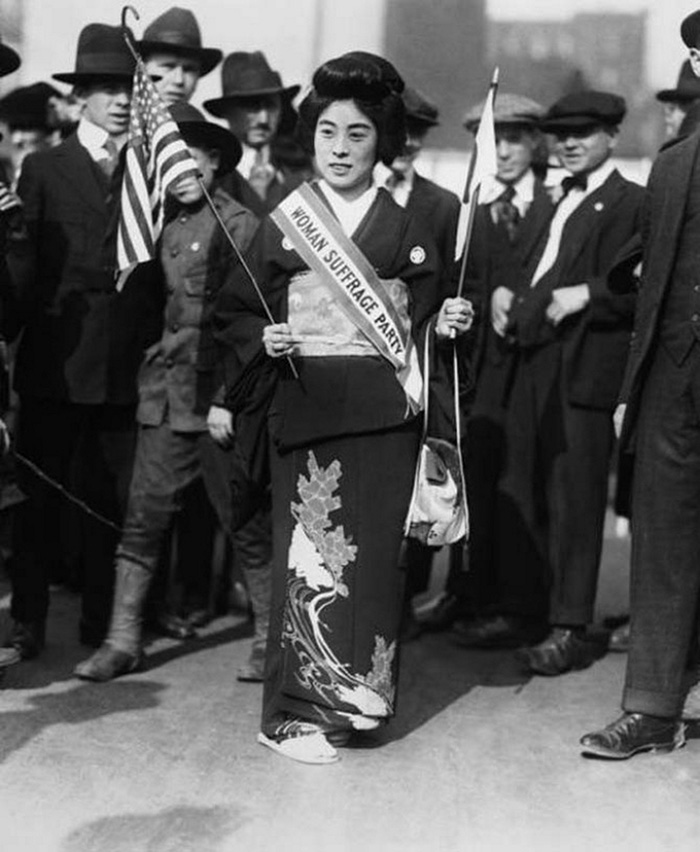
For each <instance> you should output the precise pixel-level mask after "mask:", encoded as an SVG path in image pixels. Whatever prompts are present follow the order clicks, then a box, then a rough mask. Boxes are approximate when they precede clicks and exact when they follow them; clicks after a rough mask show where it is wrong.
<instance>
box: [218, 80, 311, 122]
mask: <svg viewBox="0 0 700 852" xmlns="http://www.w3.org/2000/svg"><path fill="white" fill-rule="evenodd" d="M300 90H301V86H283V87H282V88H280V87H279V86H276V87H273V88H269V89H254V90H252V91H251V90H246V91H241V92H235V93H233V94H232V93H230V92H229V94H227V95H225V96H224V97H222V98H212V99H211V100H209V101H204V103H203V104H202V106H203V107H204V109H205V110H206V111H207V112H210V113H211V114H212V115H215V116H216V117H217V118H223V117H224V114H225V108H226V107H227V106H229V105H230V104H231V102H232V101H241V100H245V99H246V98H259V97H262V96H264V95H282V96H283V97H287V98H289V99H290V100H291V99H292V98H294V97H296V96H297V95H298V94H299V91H300Z"/></svg>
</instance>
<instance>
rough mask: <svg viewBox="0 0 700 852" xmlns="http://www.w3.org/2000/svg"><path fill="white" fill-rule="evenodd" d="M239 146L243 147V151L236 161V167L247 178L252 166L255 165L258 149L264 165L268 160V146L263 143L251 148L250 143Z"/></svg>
mask: <svg viewBox="0 0 700 852" xmlns="http://www.w3.org/2000/svg"><path fill="white" fill-rule="evenodd" d="M241 148H242V149H243V153H242V154H241V159H240V160H239V161H238V166H237V168H238V171H239V172H240V173H241V174H242V175H243V177H244V178H246V180H247V179H248V178H249V177H250V173H251V171H252V170H253V166H254V165H255V160H256V158H257V156H258V151H260V153H261V154H262V161H263V164H264V165H267V164H268V163H269V162H270V146H269V145H264V146H263V147H262V148H251V147H250V145H244V144H241Z"/></svg>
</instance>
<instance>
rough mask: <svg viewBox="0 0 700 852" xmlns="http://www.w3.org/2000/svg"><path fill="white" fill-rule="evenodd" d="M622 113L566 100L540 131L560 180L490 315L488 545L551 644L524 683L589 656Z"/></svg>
mask: <svg viewBox="0 0 700 852" xmlns="http://www.w3.org/2000/svg"><path fill="white" fill-rule="evenodd" d="M624 114H625V102H624V100H623V99H622V98H620V97H618V96H617V95H613V94H609V93H606V92H595V91H588V92H580V93H575V94H571V95H567V96H565V97H563V98H561V99H560V100H559V101H557V102H556V103H555V104H554V105H553V106H552V107H550V109H549V111H548V112H547V114H546V115H545V116H544V118H543V119H542V121H541V122H540V127H541V129H542V130H544V132H546V133H549V134H552V136H553V138H554V143H553V144H554V152H555V154H556V155H557V157H558V158H559V160H560V162H561V165H562V166H563V167H564V168H565V169H567V170H568V171H569V173H570V174H569V176H568V177H566V178H564V180H563V182H562V185H561V187H560V188H559V191H558V193H557V196H558V203H557V207H556V210H555V212H554V214H553V216H552V218H551V220H550V222H549V226H548V228H546V229H544V231H543V233H542V234H541V236H540V238H539V240H538V241H537V245H536V246H535V248H534V249H533V251H532V253H531V256H530V258H529V261H528V263H527V264H526V267H525V272H524V275H523V285H524V286H523V287H522V288H520V290H519V292H518V293H517V294H515V297H514V298H513V300H512V303H511V305H510V309H509V311H508V312H507V313H505V314H503V313H502V312H499V311H494V315H493V327H494V330H495V332H496V334H497V335H500V336H503V337H506V338H508V339H509V340H510V341H511V343H512V346H513V347H514V350H515V359H514V366H513V371H512V375H511V376H510V377H509V388H508V393H507V398H506V415H505V427H504V428H505V431H506V434H507V435H508V448H507V449H508V459H507V462H506V464H505V467H504V470H503V473H502V475H501V477H500V482H499V499H500V500H502V501H505V503H506V504H507V505H509V507H510V508H509V512H508V513H507V514H501V516H500V517H499V519H498V521H499V523H498V526H497V531H496V541H498V542H507V543H508V552H509V553H510V554H511V558H512V559H513V560H514V562H515V563H516V564H517V563H519V562H520V561H521V560H522V559H523V558H527V559H532V560H533V562H534V563H537V562H539V565H540V575H539V576H540V577H542V578H544V577H546V578H548V579H549V634H548V635H547V636H546V638H545V639H544V640H543V641H541V642H540V643H538V644H536V645H533V646H531V647H527V648H524V649H521V650H520V651H518V652H516V656H517V658H518V660H519V661H520V663H521V664H522V665H523V666H524V667H525V668H526V669H527V670H528V671H530V672H532V673H534V674H541V675H558V674H562V673H564V672H567V671H570V670H572V669H581V668H585V667H586V666H588V665H590V664H591V663H592V662H593V660H594V659H596V657H597V656H598V655H599V654H600V650H599V648H598V647H597V646H596V645H595V644H594V643H592V642H591V641H590V639H589V638H588V637H587V635H586V628H587V625H588V624H589V623H590V622H591V621H592V617H593V605H594V602H595V594H596V587H597V578H598V568H599V562H600V553H601V548H602V538H603V521H604V517H605V508H606V504H607V486H608V470H609V458H610V453H611V450H612V445H613V431H612V418H611V414H612V411H613V409H614V406H615V402H616V399H617V394H618V391H619V387H620V383H621V380H622V371H623V369H624V363H625V358H626V354H627V348H628V345H629V338H630V332H631V325H632V317H633V313H634V301H635V294H634V286H633V283H632V281H631V279H629V280H628V281H627V282H626V284H627V286H626V287H623V288H622V292H613V291H612V289H611V288H610V286H609V285H608V282H607V274H608V272H609V271H610V269H611V268H612V266H613V262H614V260H615V258H616V255H617V254H618V252H619V251H620V249H621V248H622V247H623V246H625V244H626V243H627V242H628V241H629V240H630V239H631V238H632V237H633V236H634V235H635V234H636V232H637V231H638V229H639V221H640V207H641V201H642V197H643V194H644V193H643V190H642V188H641V187H639V186H637V185H635V184H632V183H630V182H629V181H627V180H625V179H624V178H623V177H622V176H621V175H620V174H619V172H618V171H617V170H616V169H615V167H614V165H613V164H612V162H611V159H610V158H611V155H612V153H613V150H614V148H615V145H616V141H617V135H618V127H619V125H620V122H621V121H622V119H623V116H624Z"/></svg>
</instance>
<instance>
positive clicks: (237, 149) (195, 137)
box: [177, 121, 243, 174]
mask: <svg viewBox="0 0 700 852" xmlns="http://www.w3.org/2000/svg"><path fill="white" fill-rule="evenodd" d="M177 126H178V128H179V129H180V133H181V134H182V138H183V139H184V140H185V143H186V144H187V145H195V146H196V145H198V144H201V143H203V144H204V145H207V146H211V147H212V148H216V150H217V151H218V152H219V154H220V155H221V164H220V166H219V174H222V173H224V172H232V171H233V170H234V169H235V168H236V166H237V165H238V163H239V162H240V159H241V156H242V154H243V149H242V148H241V143H240V142H239V141H238V139H237V138H236V137H235V136H234V135H233V133H231V132H230V131H229V130H226V128H225V127H220V126H219V125H218V124H211V122H208V121H182V122H179V123H178V125H177Z"/></svg>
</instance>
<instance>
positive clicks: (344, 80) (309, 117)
mask: <svg viewBox="0 0 700 852" xmlns="http://www.w3.org/2000/svg"><path fill="white" fill-rule="evenodd" d="M403 88H404V82H403V80H402V79H401V76H400V75H399V73H398V71H397V70H396V69H395V68H394V66H393V65H392V64H391V63H390V62H389V61H388V60H386V59H383V58H382V57H381V56H375V55H374V54H371V53H364V52H361V51H354V52H353V53H346V54H344V55H343V56H339V57H337V58H336V59H330V60H329V61H328V62H325V63H324V64H323V65H321V66H320V68H318V69H317V70H316V71H315V73H314V76H313V80H312V89H311V91H310V92H309V94H308V95H307V96H306V97H305V98H304V100H303V101H302V102H301V105H300V107H299V123H298V125H297V135H298V138H299V141H300V142H301V144H302V145H303V146H304V148H305V149H306V150H307V151H308V152H309V153H310V154H313V153H314V133H315V131H316V124H317V123H318V119H319V117H320V116H321V114H322V113H323V112H324V111H325V110H326V109H328V107H329V106H330V105H331V104H332V103H334V102H335V101H349V100H351V101H354V102H355V104H356V105H357V108H358V109H359V110H360V112H361V113H363V114H364V115H366V116H367V118H368V119H369V120H370V121H371V122H372V124H373V125H374V127H375V128H376V130H377V159H378V160H381V161H382V162H383V163H385V164H386V165H389V164H390V163H391V162H392V161H393V160H394V159H395V158H396V157H397V156H398V155H399V154H400V153H401V152H402V151H403V149H404V145H405V144H406V122H405V115H404V105H403V101H402V100H401V91H402V90H403Z"/></svg>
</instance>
